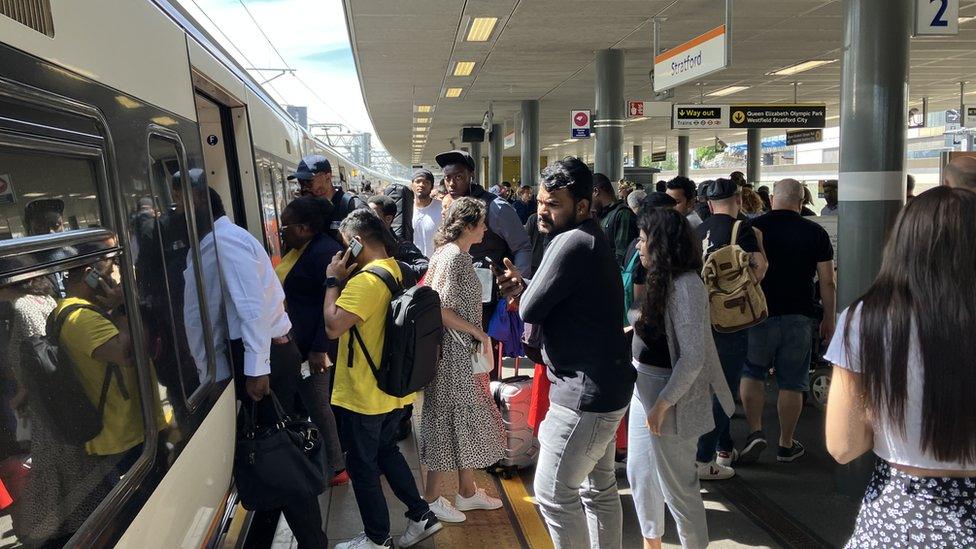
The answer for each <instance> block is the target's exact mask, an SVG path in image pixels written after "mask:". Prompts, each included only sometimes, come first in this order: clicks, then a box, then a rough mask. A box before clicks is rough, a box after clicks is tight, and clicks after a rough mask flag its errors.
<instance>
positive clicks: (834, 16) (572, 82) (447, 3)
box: [343, 0, 976, 165]
mask: <svg viewBox="0 0 976 549" xmlns="http://www.w3.org/2000/svg"><path fill="white" fill-rule="evenodd" d="M343 4H344V9H345V14H346V22H347V25H348V28H349V34H350V39H351V42H352V48H353V55H354V57H355V61H356V66H357V69H358V71H359V78H360V83H361V85H362V88H363V94H364V99H365V102H366V107H367V110H368V111H369V116H370V118H371V120H372V122H373V126H374V127H375V129H376V132H377V134H378V137H379V139H380V140H381V141H382V142H383V144H384V146H385V147H386V148H387V149H388V150H389V151H390V153H392V154H393V155H394V157H396V158H397V159H398V160H399V161H401V162H403V163H404V164H406V165H411V164H419V163H425V164H430V163H433V157H434V155H435V154H436V153H437V152H440V151H442V150H447V149H449V148H450V146H451V145H450V142H449V140H451V139H454V140H455V141H456V143H457V144H458V145H460V138H459V137H458V135H459V132H460V128H461V127H462V126H467V125H476V126H480V125H481V122H482V119H483V115H484V113H485V111H487V109H488V105H489V102H493V105H494V109H493V110H494V121H495V123H502V124H504V125H506V127H507V128H508V129H514V130H515V131H516V134H518V127H517V125H516V124H517V120H518V119H517V114H516V113H517V112H518V111H519V110H520V101H521V100H524V99H539V100H540V146H541V147H542V148H546V147H549V149H547V150H544V151H543V153H542V154H543V155H548V156H550V157H552V156H563V155H566V154H581V153H582V152H584V150H592V144H590V143H588V142H587V140H580V141H577V142H574V143H566V142H565V141H566V140H567V139H568V138H569V137H570V129H569V126H570V111H571V110H574V109H593V110H595V88H594V86H595V80H596V66H595V58H596V51H598V50H601V49H606V48H615V49H621V50H624V52H625V83H624V96H625V97H624V99H625V100H640V99H643V100H645V101H651V100H653V96H654V93H653V90H652V89H651V83H650V78H649V76H648V74H649V72H650V71H651V69H652V67H653V61H652V55H651V51H652V42H653V23H652V19H653V18H655V17H658V18H664V19H665V20H664V21H663V22H662V23H661V37H660V45H661V48H662V49H669V48H671V47H674V46H676V45H678V44H681V43H683V42H686V41H688V40H691V39H692V38H694V37H696V36H698V35H699V34H702V33H704V32H706V31H708V30H710V29H712V28H714V27H716V26H718V25H721V24H723V23H724V22H725V9H724V4H725V3H724V2H722V1H720V0H680V1H679V0H466V1H464V2H458V1H457V0H409V1H402V2H391V1H389V0H343ZM905 4H910V3H909V2H905ZM843 5H844V4H843V1H842V0H779V1H758V0H736V1H735V2H734V9H733V17H732V29H731V41H732V63H731V66H730V67H728V68H726V69H725V70H722V71H719V72H716V73H713V74H711V75H708V76H706V77H704V78H702V79H701V85H698V84H696V83H693V82H690V83H686V84H684V85H682V86H680V87H678V88H677V89H676V90H675V92H676V93H675V97H674V99H673V101H674V102H681V103H696V102H698V101H699V100H700V98H701V96H702V95H703V94H704V102H705V103H712V104H737V103H791V102H792V101H793V94H794V86H793V82H794V81H796V82H799V83H800V85H799V86H798V88H797V100H798V102H801V103H804V102H817V103H825V104H826V105H827V118H828V120H827V125H828V126H836V125H837V124H838V118H839V114H840V75H841V61H840V60H841V52H842V48H843V46H844V45H843ZM972 16H976V1H973V0H963V1H962V2H961V7H960V17H961V24H960V26H959V35H958V36H954V37H940V38H918V39H913V40H912V43H911V70H910V75H911V76H910V87H909V89H910V95H909V97H910V101H909V104H910V106H920V104H921V100H922V97H929V110H930V112H932V111H935V110H938V109H945V108H958V105H959V82H960V81H971V82H972V84H971V85H970V86H969V88H970V89H971V90H972V91H971V95H970V97H972V99H973V102H974V103H976V62H974V56H976V21H972V22H969V21H968V19H969V18H970V17H972ZM478 18H489V19H488V20H481V19H478ZM491 18H497V19H496V20H494V25H493V26H492V25H491V24H490V23H491ZM489 27H490V28H489ZM486 29H488V30H490V32H488V33H487V36H486V37H485V38H486V39H485V40H484V41H470V40H468V38H469V35H471V34H472V33H474V34H478V33H479V31H480V32H481V34H485V31H486ZM474 38H478V37H477V36H474ZM810 60H828V61H833V62H831V63H827V64H824V65H821V66H819V67H817V68H813V69H811V70H807V71H804V72H800V73H798V74H795V75H775V74H771V73H773V72H774V71H777V70H779V69H783V68H785V67H790V66H794V65H797V64H799V63H802V62H805V61H810ZM459 62H461V64H460V65H459ZM463 62H473V63H474V64H473V66H471V65H467V66H465V65H464V64H463ZM468 70H470V74H468V75H467V76H455V72H457V73H459V74H464V73H465V72H467V71H468ZM729 86H747V88H745V89H743V90H742V91H738V92H736V93H733V94H730V95H727V96H725V97H710V96H708V94H709V93H712V92H715V91H717V90H721V89H723V88H727V87H729ZM452 88H460V90H451V89H452ZM449 92H453V93H457V94H458V95H457V97H448V95H451V93H449ZM967 92H969V89H967ZM420 106H430V107H432V109H431V111H430V112H419V111H418V110H417V109H418V107H420ZM425 119H426V120H425ZM879 123H883V121H879ZM676 135H677V133H676V132H673V131H672V130H671V129H670V120H668V119H666V118H648V119H646V120H643V121H640V120H638V121H633V122H628V123H627V125H626V126H625V128H624V144H625V147H630V146H631V145H635V144H640V145H643V146H644V154H649V153H650V151H651V150H652V149H653V150H655V151H659V150H663V149H664V147H665V137H668V138H669V141H670V142H669V143H668V148H669V149H671V150H674V147H675V136H676ZM716 135H718V136H719V137H721V138H722V139H724V140H726V141H730V140H742V139H744V138H745V131H744V130H738V131H736V130H719V131H714V130H698V131H693V132H692V133H691V136H692V144H693V146H701V145H706V144H709V143H712V142H714V138H715V136H716ZM415 136H417V137H416V138H415ZM421 136H426V141H423V137H421ZM415 144H417V146H418V147H419V146H420V145H421V144H422V145H423V148H422V149H419V150H414V145H415ZM555 144H559V145H558V146H557V147H552V145H555ZM652 145H653V146H652ZM484 146H485V147H487V143H486V144H485V145H484ZM484 154H487V152H486V151H485V153H484ZM506 154H508V155H513V154H514V155H518V149H517V148H516V149H508V150H507V151H506ZM418 159H419V160H418Z"/></svg>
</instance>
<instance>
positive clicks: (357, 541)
mask: <svg viewBox="0 0 976 549" xmlns="http://www.w3.org/2000/svg"><path fill="white" fill-rule="evenodd" d="M392 547H393V538H387V539H386V541H385V542H384V543H383V545H377V544H375V543H373V540H371V539H369V537H368V536H366V533H365V532H363V533H361V534H359V535H358V536H356V537H355V538H353V539H351V540H349V541H344V542H342V543H337V544H336V546H335V549H388V548H392Z"/></svg>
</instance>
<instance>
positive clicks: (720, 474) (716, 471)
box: [695, 461, 735, 480]
mask: <svg viewBox="0 0 976 549" xmlns="http://www.w3.org/2000/svg"><path fill="white" fill-rule="evenodd" d="M695 463H696V464H697V465H698V479H699V480H726V479H730V478H732V477H734V476H735V469H733V468H731V467H726V466H725V465H719V464H717V463H715V462H714V461H713V462H711V463H698V462H695Z"/></svg>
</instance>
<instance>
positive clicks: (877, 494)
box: [847, 459, 976, 549]
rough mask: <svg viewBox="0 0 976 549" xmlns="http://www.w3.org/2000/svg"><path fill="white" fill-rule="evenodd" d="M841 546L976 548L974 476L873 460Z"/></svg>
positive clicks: (975, 484) (975, 489)
mask: <svg viewBox="0 0 976 549" xmlns="http://www.w3.org/2000/svg"><path fill="white" fill-rule="evenodd" d="M847 547H848V548H858V549H860V548H862V547H878V548H886V549H887V548H896V547H906V548H907V547H912V548H914V547H919V548H922V547H924V548H935V547H976V477H970V478H940V477H916V476H912V475H909V474H907V473H904V472H902V471H899V470H898V469H894V468H892V467H891V465H889V464H888V462H886V461H884V460H880V459H879V460H878V463H877V465H876V466H875V469H874V474H873V475H872V476H871V482H870V483H868V488H867V491H865V493H864V499H863V500H862V502H861V510H860V512H859V513H858V515H857V523H856V524H855V526H854V534H853V535H852V536H851V539H850V540H849V541H848V542H847Z"/></svg>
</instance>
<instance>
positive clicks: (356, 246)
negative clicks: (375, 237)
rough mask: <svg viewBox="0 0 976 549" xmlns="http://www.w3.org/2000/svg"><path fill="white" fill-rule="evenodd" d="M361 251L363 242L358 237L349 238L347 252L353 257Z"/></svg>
mask: <svg viewBox="0 0 976 549" xmlns="http://www.w3.org/2000/svg"><path fill="white" fill-rule="evenodd" d="M362 251H363V243H362V242H360V241H359V239H356V238H353V239H351V240H349V253H350V255H351V256H352V258H353V259H356V258H357V257H358V256H359V253H360V252H362Z"/></svg>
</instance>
